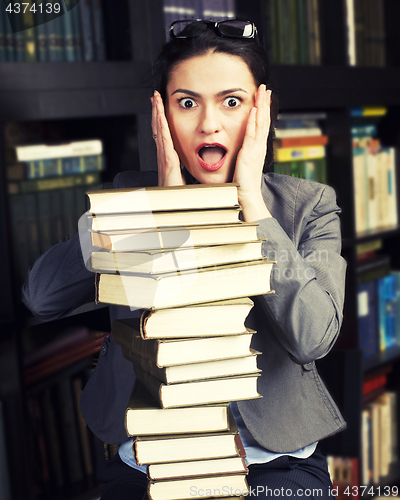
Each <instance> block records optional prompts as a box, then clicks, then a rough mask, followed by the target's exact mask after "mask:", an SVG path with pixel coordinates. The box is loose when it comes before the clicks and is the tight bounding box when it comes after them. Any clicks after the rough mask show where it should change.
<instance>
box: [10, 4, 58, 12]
mask: <svg viewBox="0 0 400 500" xmlns="http://www.w3.org/2000/svg"><path fill="white" fill-rule="evenodd" d="M6 12H9V13H10V14H12V13H14V14H19V13H22V14H25V12H40V13H41V14H42V13H47V14H59V13H60V12H61V4H60V3H51V2H43V3H31V2H21V3H19V2H14V3H12V2H10V3H9V4H8V5H7V7H6Z"/></svg>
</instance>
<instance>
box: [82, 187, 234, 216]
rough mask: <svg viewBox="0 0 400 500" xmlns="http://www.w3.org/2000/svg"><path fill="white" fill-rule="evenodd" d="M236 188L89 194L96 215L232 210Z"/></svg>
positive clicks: (115, 191)
mask: <svg viewBox="0 0 400 500" xmlns="http://www.w3.org/2000/svg"><path fill="white" fill-rule="evenodd" d="M237 186H238V185H237V184H234V183H227V184H190V185H184V186H153V187H140V188H119V189H103V190H101V191H88V193H87V195H88V197H89V201H90V212H91V213H92V214H95V215H101V214H105V215H111V214H123V213H130V212H151V211H154V212H166V211H174V210H187V211H189V210H200V209H212V208H213V209H218V208H231V207H236V206H237V205H238V194H237Z"/></svg>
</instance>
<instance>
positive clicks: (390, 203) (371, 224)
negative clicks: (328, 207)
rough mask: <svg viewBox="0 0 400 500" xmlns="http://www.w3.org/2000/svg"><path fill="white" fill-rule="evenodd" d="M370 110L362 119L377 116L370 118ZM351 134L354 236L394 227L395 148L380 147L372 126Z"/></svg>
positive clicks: (357, 127) (356, 128)
mask: <svg viewBox="0 0 400 500" xmlns="http://www.w3.org/2000/svg"><path fill="white" fill-rule="evenodd" d="M373 111H374V108H364V109H363V110H361V112H362V113H363V114H362V116H379V115H377V114H375V115H373V114H372V112H373ZM355 112H357V113H359V112H360V110H355ZM351 133H352V149H353V180H354V204H355V230H356V234H357V236H361V235H363V234H368V233H371V232H375V231H382V230H384V229H390V228H395V227H397V224H398V207H397V191H396V183H397V181H396V149H395V148H394V147H387V146H383V145H382V144H381V142H380V140H379V138H378V137H377V133H378V130H377V126H376V124H375V123H363V124H358V125H353V126H352V128H351Z"/></svg>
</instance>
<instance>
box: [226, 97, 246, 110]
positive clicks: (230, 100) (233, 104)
mask: <svg viewBox="0 0 400 500" xmlns="http://www.w3.org/2000/svg"><path fill="white" fill-rule="evenodd" d="M241 102H242V99H240V97H233V96H230V97H227V98H226V99H225V100H224V106H226V107H227V108H237V107H238V106H240V104H241Z"/></svg>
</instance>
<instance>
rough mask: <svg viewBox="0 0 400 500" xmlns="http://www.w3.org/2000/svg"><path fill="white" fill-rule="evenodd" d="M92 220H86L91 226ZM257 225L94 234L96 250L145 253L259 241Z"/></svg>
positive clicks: (93, 239) (159, 228) (209, 226)
mask: <svg viewBox="0 0 400 500" xmlns="http://www.w3.org/2000/svg"><path fill="white" fill-rule="evenodd" d="M87 222H89V221H88V219H87V218H86V219H85V220H82V224H87ZM257 226H258V224H257V223H251V222H242V223H236V222H235V223H234V224H209V225H206V226H193V225H192V224H188V225H185V226H184V227H157V228H153V229H152V228H148V229H131V230H129V229H128V230H119V231H118V230H117V231H116V230H110V231H100V232H97V231H93V230H92V229H91V228H89V233H90V238H91V244H92V246H93V247H98V248H104V249H105V250H110V251H115V252H118V251H123V252H128V251H144V250H154V249H161V248H166V249H170V248H179V247H193V246H201V245H203V246H206V245H224V244H228V243H239V242H243V241H254V240H256V239H257Z"/></svg>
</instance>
